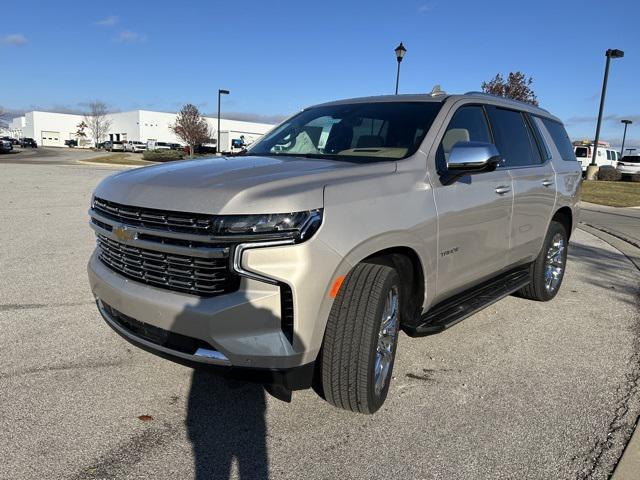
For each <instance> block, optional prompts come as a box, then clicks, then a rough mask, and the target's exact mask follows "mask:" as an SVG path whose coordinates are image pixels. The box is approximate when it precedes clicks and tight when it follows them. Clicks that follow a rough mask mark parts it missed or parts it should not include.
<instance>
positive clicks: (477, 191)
mask: <svg viewBox="0 0 640 480" xmlns="http://www.w3.org/2000/svg"><path fill="white" fill-rule="evenodd" d="M459 141H478V142H487V143H493V139H492V136H491V133H490V130H489V127H488V124H487V119H486V114H485V111H484V108H483V107H482V106H480V105H464V106H462V107H460V108H458V109H457V110H456V111H455V113H454V114H453V116H452V117H451V120H450V121H449V123H448V126H447V128H446V131H445V133H444V134H443V136H442V140H441V142H440V145H439V148H438V151H437V153H436V166H437V169H438V170H439V171H442V170H444V169H446V162H447V159H448V156H449V152H450V151H451V149H452V148H453V146H454V145H455V144H456V143H457V142H459ZM434 196H435V201H436V207H437V209H438V278H437V287H436V291H437V294H436V301H439V300H442V299H444V298H446V297H448V296H450V295H453V294H455V293H458V292H459V291H461V290H464V289H465V288H467V287H470V286H472V285H474V284H477V283H480V282H481V281H483V280H485V279H487V278H490V277H492V276H494V275H496V274H498V273H499V272H500V271H501V270H502V269H503V268H504V267H505V265H506V260H507V253H508V251H509V226H510V220H511V208H512V201H513V193H512V185H511V177H510V175H509V173H508V171H507V170H496V171H493V172H486V173H478V174H475V175H468V176H466V177H463V178H460V179H458V180H457V181H456V182H454V183H453V184H452V185H442V184H434Z"/></svg>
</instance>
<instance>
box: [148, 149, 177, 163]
mask: <svg viewBox="0 0 640 480" xmlns="http://www.w3.org/2000/svg"><path fill="white" fill-rule="evenodd" d="M142 158H144V159H145V160H149V161H150V162H172V161H174V160H182V159H183V158H184V153H183V152H180V151H178V150H146V151H145V152H144V153H143V154H142Z"/></svg>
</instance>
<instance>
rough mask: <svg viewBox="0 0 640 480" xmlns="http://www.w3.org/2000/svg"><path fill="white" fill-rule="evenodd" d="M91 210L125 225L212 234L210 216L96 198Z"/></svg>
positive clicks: (211, 219)
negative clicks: (134, 205)
mask: <svg viewBox="0 0 640 480" xmlns="http://www.w3.org/2000/svg"><path fill="white" fill-rule="evenodd" d="M93 209H94V210H95V211H96V212H97V213H99V214H100V215H103V216H104V217H106V218H110V219H112V220H116V221H118V222H120V223H124V224H126V225H134V226H138V227H145V228H152V229H156V230H164V231H168V232H181V233H190V234H195V235H210V234H211V233H212V225H213V217H212V216H211V215H205V214H200V213H183V212H173V211H168V210H157V209H155V208H143V207H133V206H129V205H122V204H120V203H115V202H110V201H108V200H103V199H101V198H98V197H96V198H94V200H93Z"/></svg>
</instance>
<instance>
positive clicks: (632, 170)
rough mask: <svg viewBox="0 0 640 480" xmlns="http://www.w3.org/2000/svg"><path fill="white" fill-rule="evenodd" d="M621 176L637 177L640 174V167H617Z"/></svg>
mask: <svg viewBox="0 0 640 480" xmlns="http://www.w3.org/2000/svg"><path fill="white" fill-rule="evenodd" d="M616 169H617V170H618V172H620V174H621V175H637V174H640V165H638V166H635V165H633V166H632V165H618V166H617V167H616Z"/></svg>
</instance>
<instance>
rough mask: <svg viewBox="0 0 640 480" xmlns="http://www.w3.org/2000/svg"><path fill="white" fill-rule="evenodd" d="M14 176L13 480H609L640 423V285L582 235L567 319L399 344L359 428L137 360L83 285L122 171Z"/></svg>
mask: <svg viewBox="0 0 640 480" xmlns="http://www.w3.org/2000/svg"><path fill="white" fill-rule="evenodd" d="M60 161H63V160H62V159H61V160H60ZM64 162H66V161H64ZM64 162H63V163H64ZM0 168H1V170H2V175H0V326H1V327H2V328H1V329H0V352H1V353H0V358H1V360H2V361H1V362H0V432H2V434H1V435H0V458H2V459H3V461H2V462H0V478H11V479H35V478H38V479H40V478H47V479H58V478H60V479H62V478H65V479H66V478H75V479H93V478H118V479H121V478H122V479H133V478H157V479H176V478H180V479H186V478H196V479H205V478H207V479H209V478H216V479H218V478H242V479H248V478H258V479H263V478H272V479H281V478H284V479H293V478H306V479H326V478H336V479H338V478H339V479H343V478H356V479H358V478H361V479H368V478H373V477H377V478H406V479H413V478H421V479H431V478H433V479H436V478H438V479H441V478H455V479H486V478H491V479H512V478H533V479H550V478H554V479H555V478H607V476H608V475H609V473H610V472H611V470H612V469H613V468H614V466H615V464H616V462H617V460H618V458H619V456H620V454H621V453H622V450H623V448H624V445H625V443H626V441H627V439H628V437H629V436H630V434H631V431H632V429H633V424H634V422H635V420H636V418H637V416H638V413H639V412H640V393H639V392H638V381H639V378H640V316H639V313H638V293H637V292H638V286H639V284H640V275H639V274H638V271H637V270H636V269H635V268H634V267H633V265H632V264H631V263H630V262H629V260H628V259H627V258H626V257H625V256H624V255H622V254H621V253H620V252H618V251H617V250H615V249H614V248H612V247H611V246H610V245H609V244H607V243H605V242H604V241H602V240H600V239H598V238H596V237H594V236H592V235H590V234H587V233H585V232H583V231H577V232H576V233H575V235H574V237H573V238H572V243H571V248H570V260H569V264H568V268H567V275H566V277H565V283H564V285H563V288H562V290H561V292H560V294H559V295H558V297H557V298H556V299H555V300H554V301H552V302H550V303H535V302H529V301H525V300H521V299H518V298H514V297H509V298H507V299H505V300H503V301H501V302H499V303H497V304H495V305H493V306H491V307H489V308H487V309H485V310H484V311H482V312H480V313H479V314H477V315H474V316H473V317H471V318H469V319H467V320H465V321H464V322H462V323H461V324H459V325H457V326H455V327H454V328H452V329H450V330H448V331H446V332H444V333H443V334H440V335H437V336H433V337H426V338H422V339H411V338H408V337H406V336H404V335H403V336H402V337H401V340H400V346H399V353H398V359H397V363H396V367H395V371H394V377H395V378H394V381H393V383H392V386H391V390H390V392H389V396H388V399H387V402H386V404H385V405H384V407H383V409H382V410H381V411H379V412H378V413H377V414H376V415H374V416H362V415H355V414H350V413H347V412H343V411H340V410H337V409H335V408H332V407H330V406H329V405H328V404H326V403H324V402H323V401H322V400H321V399H319V398H318V397H316V396H315V394H314V393H313V392H311V391H307V392H301V393H298V392H297V393H295V394H294V399H293V403H291V404H286V403H282V402H280V401H278V400H275V399H273V398H271V397H269V396H268V395H267V394H265V393H264V391H263V389H262V388H261V387H259V386H256V385H248V384H241V383H234V382H228V381H225V380H221V379H219V378H216V377H212V376H210V375H208V374H205V373H201V372H194V371H192V370H190V369H188V368H186V367H182V366H179V365H175V364H172V363H170V362H167V361H165V360H162V359H159V358H156V357H154V356H152V355H150V354H147V353H145V352H142V351H139V350H137V349H135V348H133V347H131V346H130V345H129V344H127V343H126V342H124V341H123V340H122V339H121V338H120V337H118V336H117V335H116V334H115V333H113V332H112V331H111V329H110V328H109V327H108V326H107V325H105V324H104V323H103V321H102V320H101V318H100V316H99V314H98V313H97V310H96V308H95V306H94V304H93V301H92V296H91V293H90V291H89V288H88V284H87V279H86V272H85V266H86V262H87V260H88V258H89V255H90V253H91V251H92V249H93V245H94V240H93V235H92V232H91V230H90V229H89V227H88V225H87V215H86V210H87V208H88V204H89V198H90V193H91V190H92V189H93V188H94V186H95V185H96V184H97V183H98V182H99V181H100V179H102V178H103V177H105V176H106V175H108V174H109V173H112V172H114V170H112V169H108V168H103V167H96V166H80V165H71V164H65V165H31V164H22V165H20V164H9V163H8V164H6V165H2V166H1V167H0Z"/></svg>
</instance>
